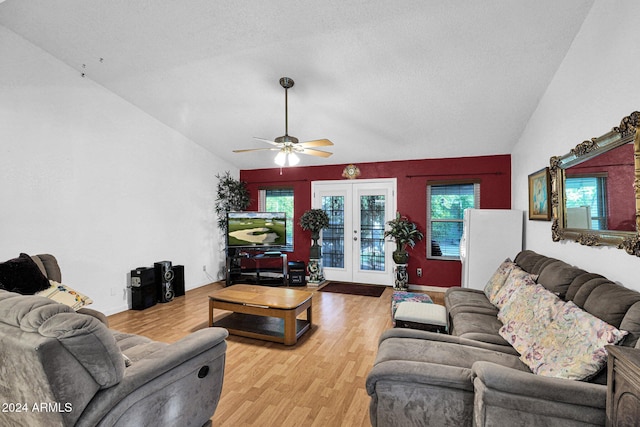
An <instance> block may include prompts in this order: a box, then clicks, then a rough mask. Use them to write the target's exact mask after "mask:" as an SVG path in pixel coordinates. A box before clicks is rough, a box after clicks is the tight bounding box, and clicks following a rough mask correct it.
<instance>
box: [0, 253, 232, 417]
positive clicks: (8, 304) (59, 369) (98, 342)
mask: <svg viewBox="0 0 640 427" xmlns="http://www.w3.org/2000/svg"><path fill="white" fill-rule="evenodd" d="M49 257H50V256H45V257H44V258H45V259H47V262H44V263H40V264H38V265H39V266H40V267H41V269H44V271H45V274H46V275H47V277H50V278H52V280H55V279H57V280H56V281H60V272H59V268H58V267H57V262H55V258H53V257H50V258H49ZM34 258H36V257H34ZM54 262H55V264H54ZM36 263H38V262H36ZM85 313H86V314H82V313H80V312H75V311H74V310H73V309H71V308H70V307H68V306H66V305H62V304H58V303H56V302H54V301H51V300H49V299H47V298H44V297H40V296H33V295H20V294H17V293H13V292H7V291H4V290H0V360H2V363H1V364H0V402H6V403H7V404H11V405H13V406H12V407H11V408H7V409H11V410H9V411H7V412H5V413H3V414H2V423H5V422H6V423H8V425H14V426H30V427H32V426H134V425H135V426H176V425H194V426H201V425H206V424H209V422H210V421H209V420H210V418H211V417H212V416H213V413H214V412H215V409H216V407H217V405H218V402H219V399H220V394H221V391H222V382H223V375H224V365H225V354H226V341H225V339H226V337H227V335H228V334H227V331H226V330H225V329H221V328H207V329H203V330H199V331H197V332H194V333H192V334H190V335H189V336H187V337H185V338H183V339H181V340H180V341H177V342H175V343H173V344H166V343H161V342H155V341H152V340H150V339H148V338H145V337H142V336H138V335H133V334H125V333H121V332H117V331H113V330H110V329H109V328H108V327H107V325H106V324H105V323H103V321H104V320H106V318H104V316H102V315H101V314H97V312H95V311H93V310H85ZM87 314H90V315H87ZM125 356H126V357H125ZM125 359H128V363H129V366H125Z"/></svg>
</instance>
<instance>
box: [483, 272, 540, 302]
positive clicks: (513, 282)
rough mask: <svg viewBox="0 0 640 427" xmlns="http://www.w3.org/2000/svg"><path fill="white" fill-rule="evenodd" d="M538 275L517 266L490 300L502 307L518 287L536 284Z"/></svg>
mask: <svg viewBox="0 0 640 427" xmlns="http://www.w3.org/2000/svg"><path fill="white" fill-rule="evenodd" d="M537 277H538V276H535V275H532V274H529V273H527V272H526V271H524V270H523V269H521V268H520V267H518V266H515V267H514V268H513V269H512V270H511V272H510V273H509V276H508V277H507V280H505V282H504V286H502V287H501V288H500V290H499V291H498V292H497V293H496V294H495V296H494V297H493V299H491V298H490V299H489V301H491V304H493V305H495V306H496V307H498V308H502V306H503V305H505V304H506V302H507V301H508V300H509V298H510V297H511V295H512V294H513V293H514V292H515V290H516V289H518V288H519V287H520V286H527V285H534V284H535V283H536V278H537Z"/></svg>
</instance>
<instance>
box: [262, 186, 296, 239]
mask: <svg viewBox="0 0 640 427" xmlns="http://www.w3.org/2000/svg"><path fill="white" fill-rule="evenodd" d="M258 199H259V201H258V203H259V210H260V211H263V212H284V213H286V214H287V246H286V247H285V248H284V250H286V251H293V228H294V227H293V188H278V189H265V190H260V193H259V197H258Z"/></svg>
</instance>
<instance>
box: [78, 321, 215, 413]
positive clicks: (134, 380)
mask: <svg viewBox="0 0 640 427" xmlns="http://www.w3.org/2000/svg"><path fill="white" fill-rule="evenodd" d="M227 336H228V332H227V330H226V329H222V328H206V329H201V330H198V331H196V332H194V333H192V334H189V335H188V336H186V337H185V338H183V339H181V340H179V341H177V342H175V343H173V344H170V345H167V346H164V347H162V348H160V349H158V350H157V351H154V352H153V353H151V354H150V355H149V356H148V357H146V358H143V359H139V360H137V361H135V362H134V363H133V364H132V365H131V366H130V367H127V368H126V369H125V375H124V378H123V379H122V381H121V382H120V383H119V384H117V385H115V386H113V387H110V388H108V389H105V390H101V391H100V392H98V393H97V394H96V396H95V397H94V398H93V400H92V401H91V403H90V404H89V406H87V408H86V409H85V411H84V412H83V415H82V417H81V418H80V420H79V421H78V425H79V426H83V425H86V426H93V425H100V423H105V424H106V425H111V423H109V422H107V421H106V420H120V422H122V420H125V419H126V420H129V422H128V424H127V425H138V424H137V423H138V422H141V423H143V419H141V420H137V418H135V417H138V416H142V417H144V416H148V413H147V414H146V415H145V412H148V411H158V408H156V407H155V406H154V405H155V404H156V402H157V399H159V398H161V397H159V395H161V396H163V397H162V398H161V399H167V400H172V399H173V400H176V401H177V402H179V403H175V405H174V406H175V407H179V408H182V409H181V411H180V412H181V413H180V414H165V415H164V416H165V417H166V416H169V415H172V416H174V415H175V416H179V417H183V418H180V419H174V420H173V421H172V422H173V423H174V424H173V425H183V424H184V423H183V422H184V421H187V420H189V417H193V418H194V419H195V418H199V417H201V416H203V413H204V414H205V416H206V414H207V413H208V417H209V418H210V417H211V416H212V415H213V411H214V410H215V406H216V405H217V403H218V399H219V398H220V392H221V389H222V379H223V374H224V364H225V353H226V348H227V345H226V341H225V339H226V338H227ZM205 366H206V367H207V368H205V369H206V371H207V373H206V375H204V376H201V375H200V374H201V372H202V368H204V367H205ZM189 399H192V400H193V402H190V401H189ZM202 399H204V400H205V401H202V402H201V401H200V400H202ZM167 406H168V407H170V406H171V405H169V404H168V405H167ZM169 409H170V408H169ZM187 409H188V410H187ZM194 411H195V413H197V414H195V413H194ZM173 412H176V411H173ZM205 421H206V418H205V420H204V421H202V423H203V424H204V422H205ZM143 424H144V423H143Z"/></svg>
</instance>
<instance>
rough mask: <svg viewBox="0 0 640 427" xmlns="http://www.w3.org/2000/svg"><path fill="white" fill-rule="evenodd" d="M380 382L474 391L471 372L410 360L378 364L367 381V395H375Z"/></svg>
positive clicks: (465, 369) (457, 367)
mask: <svg viewBox="0 0 640 427" xmlns="http://www.w3.org/2000/svg"><path fill="white" fill-rule="evenodd" d="M379 381H391V382H398V383H405V384H411V385H412V386H419V385H428V386H440V387H449V388H456V389H460V390H466V391H473V385H472V383H471V370H470V369H468V368H461V367H459V366H447V365H441V364H438V363H425V362H415V361H410V360H388V361H384V362H380V363H378V364H376V365H375V366H374V367H373V369H371V371H370V372H369V375H368V376H367V381H366V388H367V393H369V395H370V396H372V395H373V394H375V392H376V385H377V383H378V382H379Z"/></svg>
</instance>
